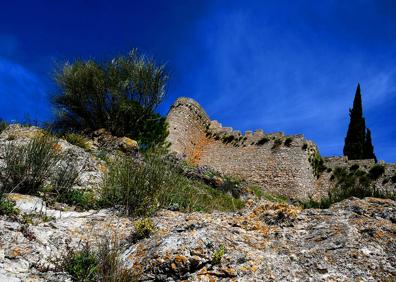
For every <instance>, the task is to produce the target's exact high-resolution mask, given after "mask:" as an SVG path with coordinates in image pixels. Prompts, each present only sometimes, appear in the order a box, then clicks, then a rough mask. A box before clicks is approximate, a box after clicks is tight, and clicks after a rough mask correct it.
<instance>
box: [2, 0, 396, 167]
mask: <svg viewBox="0 0 396 282" xmlns="http://www.w3.org/2000/svg"><path fill="white" fill-rule="evenodd" d="M7 2H9V3H7ZM7 2H6V3H2V4H1V7H0V117H2V118H4V119H7V120H16V121H19V120H23V119H24V118H27V117H30V119H37V120H40V121H45V120H49V119H51V118H52V110H51V107H50V105H49V103H48V96H49V95H50V94H52V93H53V92H54V91H55V85H54V84H53V81H52V80H51V76H52V72H53V69H54V66H55V65H56V64H60V63H63V62H65V61H73V60H74V59H76V58H83V59H86V58H96V59H109V58H112V57H113V56H116V55H118V54H125V53H126V52H127V51H128V50H130V49H131V48H134V47H137V48H139V49H140V50H141V51H143V52H145V53H146V54H148V55H150V56H153V57H154V58H155V59H156V60H157V61H158V62H162V63H167V68H168V70H169V72H170V74H171V80H170V81H169V85H168V96H167V99H166V100H165V101H164V103H163V104H162V105H161V107H160V108H159V111H160V112H161V113H163V114H166V112H167V110H168V109H169V106H170V105H171V104H172V103H173V101H174V100H175V99H176V97H178V96H188V97H192V98H194V99H196V100H197V101H198V102H199V103H201V104H202V105H203V107H204V108H205V109H206V110H207V112H208V114H209V115H210V116H211V118H212V119H217V120H219V121H220V122H221V123H222V124H223V125H224V126H232V127H234V128H235V129H240V130H242V131H244V130H254V129H257V128H262V129H264V131H266V132H273V131H284V132H285V133H286V134H294V133H303V134H305V136H306V137H307V138H309V139H312V140H314V141H315V142H316V143H317V144H318V145H319V149H320V151H321V153H322V154H323V155H340V154H342V147H343V142H344V137H345V134H346V128H347V126H348V122H349V118H348V108H349V107H350V106H351V105H352V100H353V96H354V93H355V89H356V84H357V83H358V82H360V83H361V86H362V95H363V107H364V115H365V117H366V123H367V126H368V127H370V128H371V130H372V134H373V143H374V146H375V151H376V153H377V156H378V158H379V159H384V160H386V161H388V162H396V148H395V146H394V144H395V142H394V140H396V129H395V126H394V122H396V114H395V111H394V109H395V108H396V107H395V106H396V16H395V15H396V2H395V1H392V0H389V1H380V0H372V1H368V0H366V1H363V0H362V1H336V0H328V1H292V0H290V1H279V0H278V1H260V0H257V1H231V0H224V1H209V0H208V1H192V0H191V1H187V0H168V1H160V0H156V1H154V0H149V1H147V0H145V1H98V0H95V1H94V0H85V1H84V0H81V1H49V0H48V1H13V2H12V4H11V1H7Z"/></svg>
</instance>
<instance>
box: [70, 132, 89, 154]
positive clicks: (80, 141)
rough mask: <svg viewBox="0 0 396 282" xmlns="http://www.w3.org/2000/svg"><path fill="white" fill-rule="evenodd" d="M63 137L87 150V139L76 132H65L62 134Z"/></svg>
mask: <svg viewBox="0 0 396 282" xmlns="http://www.w3.org/2000/svg"><path fill="white" fill-rule="evenodd" d="M64 139H65V140H66V141H67V142H69V143H70V144H73V145H76V146H78V147H80V148H83V149H84V150H86V151H87V150H89V144H88V140H87V139H86V138H85V137H84V136H82V135H80V134H77V133H67V134H65V135H64Z"/></svg>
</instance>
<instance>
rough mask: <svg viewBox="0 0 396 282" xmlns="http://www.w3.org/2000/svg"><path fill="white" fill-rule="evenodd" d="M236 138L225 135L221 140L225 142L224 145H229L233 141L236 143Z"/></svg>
mask: <svg viewBox="0 0 396 282" xmlns="http://www.w3.org/2000/svg"><path fill="white" fill-rule="evenodd" d="M234 139H235V136H234V135H224V136H223V137H222V138H221V140H222V141H223V143H225V144H228V143H231V142H232V141H234Z"/></svg>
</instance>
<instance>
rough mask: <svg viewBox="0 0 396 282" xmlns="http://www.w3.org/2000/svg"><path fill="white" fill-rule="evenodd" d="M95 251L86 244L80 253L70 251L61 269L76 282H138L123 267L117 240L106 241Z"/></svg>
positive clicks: (133, 274) (136, 278)
mask: <svg viewBox="0 0 396 282" xmlns="http://www.w3.org/2000/svg"><path fill="white" fill-rule="evenodd" d="M96 249H97V250H93V248H92V247H90V246H89V245H88V244H86V245H85V246H84V247H83V248H82V250H80V251H70V252H69V253H68V255H67V256H66V258H65V259H64V261H63V262H62V264H61V267H62V269H63V270H64V271H65V272H67V273H69V274H70V275H71V276H72V279H73V281H78V282H80V281H83V282H91V281H92V282H94V281H95V282H96V281H102V282H133V281H139V279H138V275H137V274H135V273H133V271H132V270H131V269H127V268H125V267H123V265H122V261H121V258H120V257H121V248H120V245H119V242H118V241H117V240H113V241H110V240H108V239H106V240H104V241H103V242H101V243H100V244H99V245H98V246H97V247H96Z"/></svg>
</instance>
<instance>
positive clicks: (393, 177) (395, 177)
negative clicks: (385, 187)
mask: <svg viewBox="0 0 396 282" xmlns="http://www.w3.org/2000/svg"><path fill="white" fill-rule="evenodd" d="M391 181H392V183H393V184H394V183H396V174H395V175H393V176H392V177H391Z"/></svg>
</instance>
